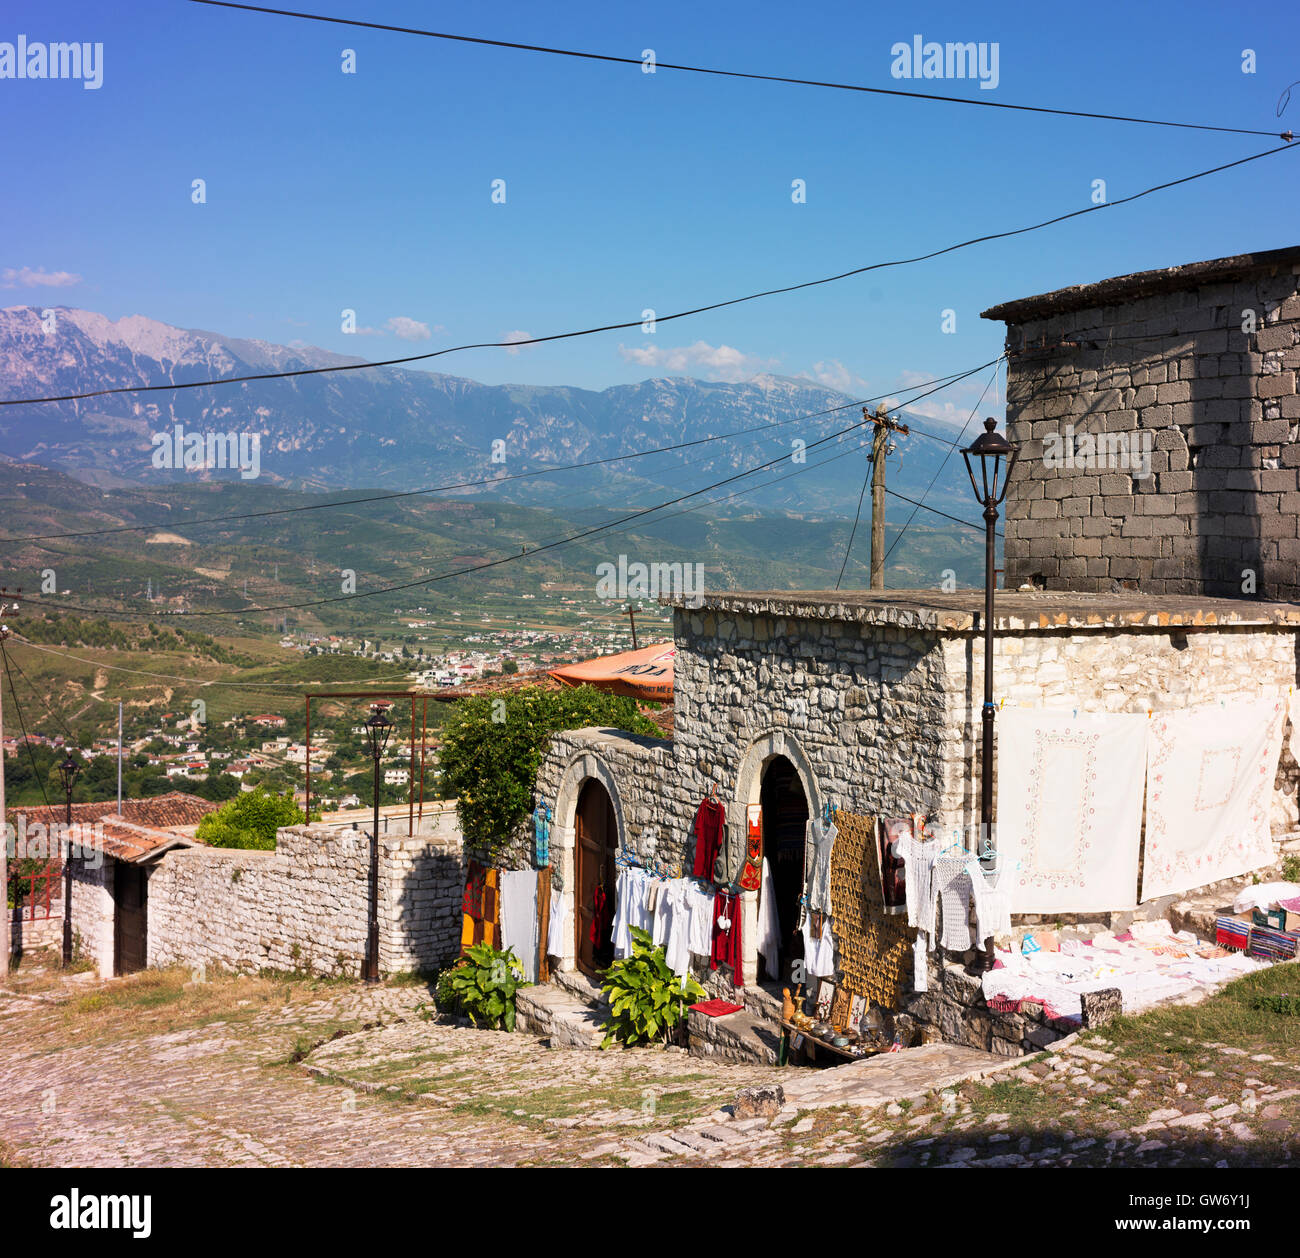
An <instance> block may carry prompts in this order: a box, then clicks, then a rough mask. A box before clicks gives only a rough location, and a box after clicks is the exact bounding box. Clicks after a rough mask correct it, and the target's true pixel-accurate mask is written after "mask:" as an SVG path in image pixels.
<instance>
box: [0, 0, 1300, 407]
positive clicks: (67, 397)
mask: <svg viewBox="0 0 1300 1258" xmlns="http://www.w3.org/2000/svg"><path fill="white" fill-rule="evenodd" d="M194 2H195V3H205V2H207V0H194ZM1287 151H1292V146H1291V145H1289V144H1283V145H1281V146H1279V147H1278V148H1273V149H1265V150H1264V151H1263V152H1260V153H1252V154H1251V155H1250V156H1248V157H1240V158H1238V159H1237V160H1236V161H1232V162H1224V163H1222V164H1221V165H1218V166H1212V167H1210V168H1209V169H1207V170H1201V171H1197V172H1196V173H1195V174H1192V175H1184V176H1182V177H1181V178H1179V179H1171V180H1168V181H1167V182H1165V183H1161V184H1155V185H1153V186H1152V187H1150V188H1144V189H1143V190H1142V191H1141V192H1135V193H1133V194H1131V195H1130V196H1127V197H1120V198H1119V199H1118V200H1116V201H1103V202H1102V203H1101V204H1100V205H1086V206H1084V207H1083V208H1082V209H1078V210H1071V211H1070V212H1069V213H1068V214H1058V215H1056V216H1055V217H1053V218H1047V219H1043V220H1042V222H1039V223H1031V224H1030V225H1028V226H1027V227H1016V228H1012V229H1010V230H1008V231H1000V232H989V233H987V234H985V235H983V236H972V237H971V238H970V239H969V240H963V241H959V242H958V243H956V244H952V245H946V246H944V247H943V248H942V249H934V250H931V251H930V252H929V253H920V254H917V255H915V256H914V257H910V258H894V259H891V260H889V261H887V262H873V263H870V264H869V265H867V266H860V267H854V268H852V269H851V270H848V271H841V272H840V273H839V274H838V275H827V276H823V277H822V278H820V279H815V280H804V281H802V282H801V283H798V284H786V285H782V286H781V287H778V288H768V289H764V290H762V291H760V292H756V293H749V294H747V295H746V296H744V297H732V298H729V299H728V300H726V301H716V302H712V303H710V304H709V305H704V306H696V307H694V308H693V309H690V310H679V311H676V312H675V313H673V314H667V315H657V316H656V317H655V323H656V325H658V324H661V323H671V322H672V321H673V320H675V319H687V318H691V317H692V316H694V315H698V314H706V313H708V312H709V311H713V310H723V309H726V308H727V307H728V306H739V305H742V304H743V303H745V302H750V301H757V300H759V299H760V298H763V297H775V296H779V295H781V294H783V293H794V292H799V291H801V290H802V289H806V288H817V287H819V286H821V285H823V284H834V283H837V282H838V281H840V280H844V279H849V278H851V277H853V276H857V275H866V274H867V273H868V272H871V271H880V270H884V269H886V268H888V267H896V266H910V265H912V264H914V263H917V262H927V261H929V260H930V259H932V258H939V257H943V256H944V255H945V254H949V253H955V252H956V251H957V250H959V249H968V248H970V247H971V246H972V245H978V244H986V243H987V242H989V241H991V240H1007V239H1010V238H1011V237H1013V236H1023V235H1025V234H1026V233H1028V232H1034V231H1040V230H1041V229H1042V228H1044V227H1052V226H1054V225H1055V224H1057V223H1064V222H1066V221H1068V220H1069V219H1072V218H1080V217H1082V216H1083V215H1085V214H1096V213H1097V212H1098V211H1100V210H1112V209H1115V208H1117V207H1118V206H1121V205H1129V204H1131V203H1132V202H1134V201H1139V200H1141V199H1142V198H1143V197H1148V196H1151V195H1152V194H1153V193H1156V192H1164V191H1167V190H1168V189H1170V188H1177V187H1179V186H1181V185H1182V184H1186V183H1192V182H1193V181H1195V180H1197V179H1204V178H1206V177H1207V176H1209V175H1217V174H1220V173H1221V172H1223V171H1225V170H1232V169H1234V168H1235V167H1237V166H1244V165H1246V164H1247V163H1249V162H1256V161H1259V160H1260V159H1261V158H1264V157H1271V156H1272V155H1273V154H1275V153H1283V152H1287ZM1294 151H1300V150H1294ZM642 322H643V320H641V319H632V320H629V321H628V322H625V323H606V324H601V325H599V326H596V327H589V328H580V329H578V330H576V331H573V332H555V333H552V334H551V335H549V336H533V337H528V338H526V339H523V340H517V341H476V342H472V343H469V344H466V345H452V346H449V347H448V348H447V349H439V350H432V351H430V352H429V353H427V354H410V355H407V356H405V357H402V358H386V359H382V360H380V361H377V362H360V363H339V364H336V365H335V366H332V367H303V368H299V369H297V370H295V371H265V372H257V373H255V374H252V375H247V376H226V377H224V378H222V379H219V380H192V381H189V382H185V383H179V384H177V383H169V384H142V385H119V386H117V387H114V388H111V389H89V390H86V391H84V392H81V393H62V394H55V395H52V396H49V397H28V398H3V399H0V406H28V405H36V404H38V403H44V402H77V401H82V400H84V399H86V398H95V397H108V396H110V395H113V394H119V393H165V392H173V391H176V390H181V389H207V388H212V387H214V386H217V385H225V384H247V383H249V382H250V381H254V380H290V379H295V378H297V377H299V376H320V375H328V374H331V373H335V372H341V371H366V370H369V369H370V368H373V367H395V366H401V365H403V364H405V363H415V362H427V361H428V360H430V359H433V358H441V357H443V356H444V355H446V354H458V353H461V352H463V351H465V350H471V349H512V350H518V349H519V348H520V347H521V346H524V345H543V344H547V343H550V342H552V341H567V340H572V339H574V338H575V337H581V336H595V335H597V334H598V333H601V332H616V331H622V330H626V329H628V328H639V327H641V325H642Z"/></svg>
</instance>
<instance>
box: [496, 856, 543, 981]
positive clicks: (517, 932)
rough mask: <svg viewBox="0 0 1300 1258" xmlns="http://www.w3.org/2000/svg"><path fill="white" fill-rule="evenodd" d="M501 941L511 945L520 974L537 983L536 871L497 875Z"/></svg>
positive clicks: (509, 946) (509, 872)
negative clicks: (516, 958) (499, 876)
mask: <svg viewBox="0 0 1300 1258" xmlns="http://www.w3.org/2000/svg"><path fill="white" fill-rule="evenodd" d="M501 943H502V946H503V947H505V948H513V949H514V953H515V956H516V957H518V958H519V962H520V964H521V965H522V966H523V967H524V977H525V978H527V979H528V981H529V982H530V983H535V982H537V871H536V870H534V869H520V870H504V871H502V874H501Z"/></svg>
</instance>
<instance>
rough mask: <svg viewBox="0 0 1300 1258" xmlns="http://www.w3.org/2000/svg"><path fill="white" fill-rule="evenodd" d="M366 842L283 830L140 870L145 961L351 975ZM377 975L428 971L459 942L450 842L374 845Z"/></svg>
mask: <svg viewBox="0 0 1300 1258" xmlns="http://www.w3.org/2000/svg"><path fill="white" fill-rule="evenodd" d="M369 870H370V856H369V840H368V838H367V837H366V835H364V834H362V833H361V832H359V831H352V830H332V829H327V828H325V827H321V826H291V827H287V828H285V829H282V830H280V831H279V833H278V835H277V836H276V850H275V851H273V852H258V851H236V850H231V849H226V848H209V847H202V846H196V847H193V848H186V849H179V850H175V851H172V852H169V853H167V854H166V855H165V856H164V857H162V859H161V860H159V861H158V862H157V864H156V865H154V866H153V868H152V869H151V870H150V874H149V951H148V957H149V964H150V965H151V966H154V965H157V966H163V965H187V966H201V965H207V966H209V967H212V968H214V969H225V970H239V971H258V970H263V969H267V970H280V971H286V972H306V973H314V974H323V975H340V976H342V975H352V976H354V975H357V974H359V973H360V972H361V965H362V962H363V960H364V957H365V947H366V935H367V925H366V923H367V911H368V899H369ZM379 877H380V883H379V886H380V902H379V926H380V940H379V959H380V968H381V970H383V971H384V972H388V973H391V972H394V971H404V970H434V969H437V968H439V967H440V966H442V965H445V964H446V963H448V962H449V961H451V960H453V959H454V958H455V956H456V954H457V953H458V952H459V947H460V908H461V899H460V897H461V893H462V891H463V888H464V869H463V865H462V861H461V853H460V842H459V837H458V836H456V837H451V836H424V835H420V836H414V837H396V838H389V839H384V840H382V842H381V844H380V860H379Z"/></svg>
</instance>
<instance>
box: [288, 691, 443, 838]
mask: <svg viewBox="0 0 1300 1258" xmlns="http://www.w3.org/2000/svg"><path fill="white" fill-rule="evenodd" d="M303 698H304V699H305V700H306V703H307V737H306V743H307V756H306V763H305V765H304V767H305V769H306V778H307V801H306V803H307V806H306V807H305V808H304V809H303V811H304V812H305V813H306V814H307V816H308V817H310V816H311V701H312V700H313V699H370V700H372V701H373V700H382V699H389V700H397V699H410V701H411V770H410V780H409V781H408V783H407V788H406V804H407V827H408V828H407V833H408V834H414V833H415V823H416V819H417V811H416V810H417V801H416V794H415V765H416V758H415V705H416V702H417V701H419V702H421V703H422V705H423V707H422V712H421V716H420V760H419V764H420V795H419V801H418V809H419V811H418V818H419V820H421V821H422V820H423V819H424V765H425V752H426V748H427V744H428V732H429V698H430V695H429V692H428V691H425V690H309V691H307V693H306V694H304V695H303ZM378 803H379V801H378V800H376V801H375V805H376V807H378Z"/></svg>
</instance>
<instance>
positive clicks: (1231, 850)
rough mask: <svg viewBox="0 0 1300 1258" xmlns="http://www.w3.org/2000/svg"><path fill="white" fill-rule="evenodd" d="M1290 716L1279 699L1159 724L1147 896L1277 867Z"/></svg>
mask: <svg viewBox="0 0 1300 1258" xmlns="http://www.w3.org/2000/svg"><path fill="white" fill-rule="evenodd" d="M1285 714H1286V701H1285V699H1284V698H1282V697H1279V698H1275V699H1262V700H1256V701H1254V702H1250V703H1227V704H1210V705H1207V706H1205V707H1200V708H1189V709H1187V710H1186V711H1183V712H1170V713H1167V714H1166V715H1164V716H1158V717H1156V718H1155V719H1154V720H1153V721H1151V722H1150V726H1151V732H1150V739H1149V741H1148V745H1147V833H1146V851H1145V854H1144V857H1143V865H1142V896H1143V898H1144V899H1150V898H1152V897H1154V896H1160V895H1167V894H1169V893H1170V892H1177V891H1187V890H1189V889H1190V888H1192V887H1200V886H1204V885H1205V884H1206V883H1210V882H1217V881H1218V880H1219V879H1221V878H1232V877H1234V876H1236V875H1237V874H1245V873H1249V872H1250V871H1251V870H1254V869H1259V868H1261V867H1262V866H1265V865H1271V864H1272V863H1273V860H1274V854H1273V840H1272V837H1271V835H1270V831H1269V811H1270V807H1271V805H1272V798H1273V779H1274V777H1275V776H1276V775H1277V765H1278V757H1279V756H1280V755H1281V751H1282V724H1283V718H1284V716H1285Z"/></svg>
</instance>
